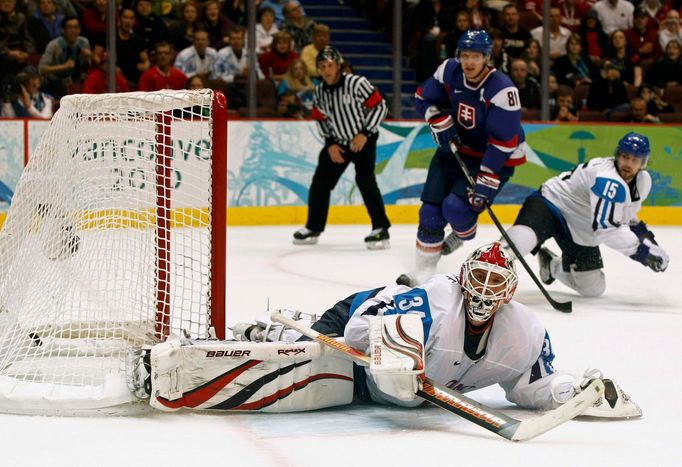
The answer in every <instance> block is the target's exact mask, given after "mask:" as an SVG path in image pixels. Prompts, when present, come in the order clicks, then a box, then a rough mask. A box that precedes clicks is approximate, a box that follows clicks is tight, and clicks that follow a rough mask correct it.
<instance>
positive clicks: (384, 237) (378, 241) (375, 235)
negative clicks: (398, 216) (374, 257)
mask: <svg viewBox="0 0 682 467" xmlns="http://www.w3.org/2000/svg"><path fill="white" fill-rule="evenodd" d="M389 238H391V236H390V235H389V234H388V229H384V228H381V229H374V230H372V231H371V232H370V234H369V235H367V236H366V237H365V245H367V249H368V250H386V249H388V248H391V243H390V242H389V240H388V239H389Z"/></svg>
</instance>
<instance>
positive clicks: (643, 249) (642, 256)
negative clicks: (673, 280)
mask: <svg viewBox="0 0 682 467" xmlns="http://www.w3.org/2000/svg"><path fill="white" fill-rule="evenodd" d="M630 258H632V259H634V260H635V261H639V262H640V263H642V264H643V265H644V266H646V267H648V268H651V269H652V270H653V271H656V272H663V271H665V270H666V269H667V268H668V263H669V262H670V258H669V257H668V253H666V252H665V250H663V248H661V247H660V246H658V244H656V243H654V242H652V241H651V240H650V239H648V238H644V239H643V240H642V241H641V243H640V244H639V247H638V248H637V251H636V252H635V254H633V255H631V256H630Z"/></svg>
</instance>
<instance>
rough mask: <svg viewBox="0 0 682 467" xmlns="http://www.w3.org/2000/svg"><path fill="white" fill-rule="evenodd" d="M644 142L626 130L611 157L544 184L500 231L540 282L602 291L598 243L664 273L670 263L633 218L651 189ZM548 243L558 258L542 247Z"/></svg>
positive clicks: (589, 293)
mask: <svg viewBox="0 0 682 467" xmlns="http://www.w3.org/2000/svg"><path fill="white" fill-rule="evenodd" d="M649 153H650V148H649V139H648V138H647V137H646V136H644V135H641V134H638V133H635V132H630V133H627V134H626V135H625V136H623V137H622V138H621V139H620V141H618V145H617V146H616V150H615V152H614V155H613V156H611V157H598V158H594V159H591V160H589V161H588V162H585V163H584V164H580V165H578V166H576V167H574V168H573V170H571V171H567V172H563V173H561V174H559V175H557V176H555V177H552V178H550V179H549V180H547V181H546V182H545V183H543V184H542V186H541V187H540V189H539V190H538V191H537V192H536V193H533V194H532V195H530V196H529V197H528V198H526V200H525V201H524V203H523V206H522V207H521V211H520V212H519V215H518V217H517V218H516V221H515V222H514V226H513V227H511V228H510V229H509V230H508V231H507V233H508V234H509V238H510V239H511V240H512V241H513V242H514V244H515V245H516V248H517V249H518V251H519V253H520V254H521V255H523V256H525V255H526V254H528V253H530V252H531V251H532V252H537V255H538V260H539V262H540V279H541V280H542V281H543V282H544V283H545V284H551V283H552V282H554V280H555V279H559V282H562V283H563V284H565V285H567V286H569V287H570V288H572V289H573V290H575V291H576V292H578V293H579V294H580V295H582V296H586V297H598V296H600V295H602V294H603V293H604V292H605V290H606V280H605V276H604V271H603V268H604V264H603V262H602V256H601V252H600V251H599V245H601V244H605V245H607V246H609V247H611V248H613V249H614V250H616V251H619V252H621V253H622V254H624V255H627V256H629V257H630V258H632V259H633V260H635V261H638V262H640V263H642V264H643V265H644V266H646V267H648V268H650V269H651V270H653V271H655V272H663V271H665V270H666V268H667V267H668V262H669V257H668V254H667V253H666V252H665V250H664V249H663V248H662V247H661V246H659V244H658V243H657V242H656V240H655V238H654V234H653V232H651V231H650V230H649V228H648V227H647V225H646V224H645V223H644V222H643V221H640V220H639V219H638V218H637V213H638V212H639V210H640V208H641V207H642V203H644V201H645V200H646V198H647V196H648V195H649V192H650V191H651V176H650V175H649V173H648V172H647V171H646V165H647V162H648V160H649ZM549 238H554V239H555V240H556V242H557V244H558V245H559V248H560V249H561V252H562V255H561V256H560V257H559V256H557V255H555V254H554V253H552V252H551V251H550V250H549V249H548V248H546V247H543V246H542V245H543V243H544V242H545V241H546V240H548V239H549Z"/></svg>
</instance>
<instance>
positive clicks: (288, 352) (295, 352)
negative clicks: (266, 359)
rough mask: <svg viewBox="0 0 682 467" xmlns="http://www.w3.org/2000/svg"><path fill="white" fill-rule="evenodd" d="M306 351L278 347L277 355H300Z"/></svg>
mask: <svg viewBox="0 0 682 467" xmlns="http://www.w3.org/2000/svg"><path fill="white" fill-rule="evenodd" d="M302 353H305V349H303V348H299V349H277V355H299V354H302Z"/></svg>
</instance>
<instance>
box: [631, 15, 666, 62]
mask: <svg viewBox="0 0 682 467" xmlns="http://www.w3.org/2000/svg"><path fill="white" fill-rule="evenodd" d="M649 21H650V20H649V15H648V14H647V13H646V12H645V11H644V10H640V9H637V10H635V15H634V18H633V27H632V28H631V29H628V30H627V31H626V32H625V34H626V36H627V39H628V42H629V43H630V46H631V47H632V51H633V52H634V55H633V57H632V61H633V62H634V63H639V64H640V65H641V66H642V68H643V69H644V70H646V69H647V68H648V67H649V66H650V65H651V64H652V63H653V62H654V61H656V59H657V58H659V57H661V56H662V55H663V51H662V50H661V46H660V44H659V43H658V33H657V32H656V29H654V28H651V27H649Z"/></svg>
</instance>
